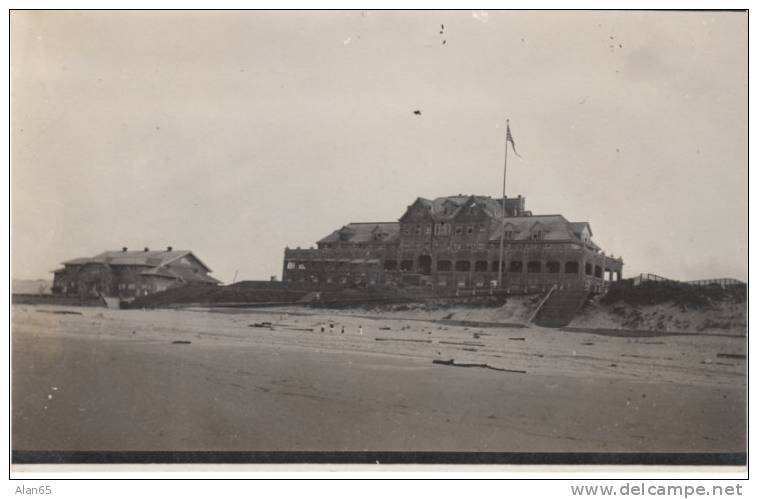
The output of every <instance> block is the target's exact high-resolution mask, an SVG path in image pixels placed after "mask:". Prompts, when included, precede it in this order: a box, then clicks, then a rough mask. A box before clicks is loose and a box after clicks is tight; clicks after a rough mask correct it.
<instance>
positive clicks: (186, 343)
mask: <svg viewBox="0 0 758 499" xmlns="http://www.w3.org/2000/svg"><path fill="white" fill-rule="evenodd" d="M190 343H192V342H191V341H189V340H174V341H172V342H171V344H173V345H189V344H190Z"/></svg>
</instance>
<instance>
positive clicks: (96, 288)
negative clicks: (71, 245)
mask: <svg viewBox="0 0 758 499" xmlns="http://www.w3.org/2000/svg"><path fill="white" fill-rule="evenodd" d="M210 272H211V269H210V268H209V267H208V266H207V265H205V264H204V263H203V262H202V261H201V260H200V259H199V258H198V257H197V256H195V255H194V254H193V253H192V251H189V250H174V249H173V248H172V247H170V246H169V247H168V248H166V249H165V250H163V251H151V250H150V249H149V248H145V249H144V250H142V251H129V249H128V248H122V249H121V251H106V252H104V253H100V254H99V255H96V256H94V257H91V258H87V257H85V258H75V259H73V260H69V261H66V262H63V268H61V269H57V270H54V271H53V275H54V279H53V290H52V291H53V294H57V295H66V296H79V297H82V298H87V297H98V296H110V297H118V298H122V299H129V298H135V297H137V296H145V295H148V294H151V293H157V292H159V291H164V290H166V289H168V288H173V287H177V286H184V285H187V284H207V285H217V284H219V281H218V280H217V279H214V278H213V277H211V276H210V275H208V274H209V273H210Z"/></svg>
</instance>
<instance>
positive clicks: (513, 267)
mask: <svg viewBox="0 0 758 499" xmlns="http://www.w3.org/2000/svg"><path fill="white" fill-rule="evenodd" d="M523 271H524V262H522V261H520V260H512V261H511V264H510V266H509V267H508V272H523Z"/></svg>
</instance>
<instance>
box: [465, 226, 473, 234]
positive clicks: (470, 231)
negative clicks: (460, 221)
mask: <svg viewBox="0 0 758 499" xmlns="http://www.w3.org/2000/svg"><path fill="white" fill-rule="evenodd" d="M466 233H467V234H473V233H474V227H473V226H472V225H469V226H468V227H466Z"/></svg>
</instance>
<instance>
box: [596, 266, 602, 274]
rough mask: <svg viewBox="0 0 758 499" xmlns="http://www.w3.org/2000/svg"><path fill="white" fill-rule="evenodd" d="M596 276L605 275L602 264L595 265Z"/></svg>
mask: <svg viewBox="0 0 758 499" xmlns="http://www.w3.org/2000/svg"><path fill="white" fill-rule="evenodd" d="M595 277H603V268H602V267H601V266H600V265H595Z"/></svg>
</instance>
